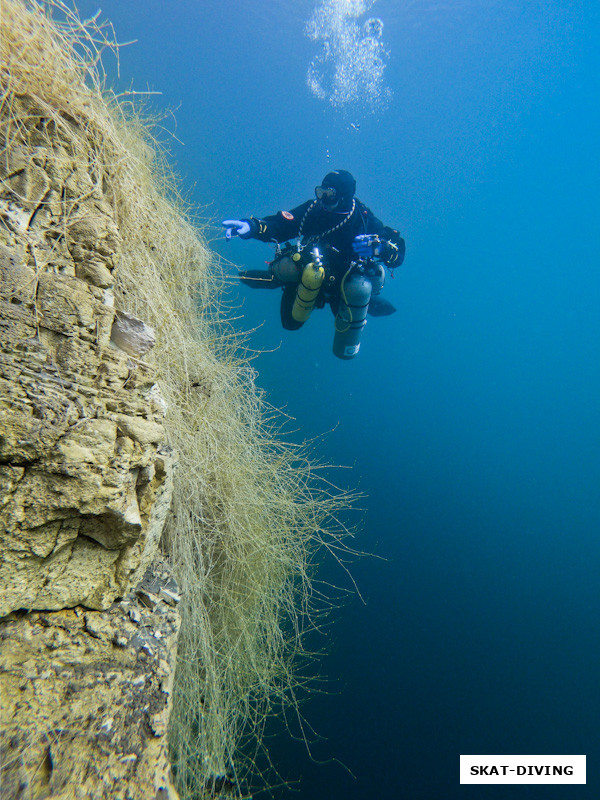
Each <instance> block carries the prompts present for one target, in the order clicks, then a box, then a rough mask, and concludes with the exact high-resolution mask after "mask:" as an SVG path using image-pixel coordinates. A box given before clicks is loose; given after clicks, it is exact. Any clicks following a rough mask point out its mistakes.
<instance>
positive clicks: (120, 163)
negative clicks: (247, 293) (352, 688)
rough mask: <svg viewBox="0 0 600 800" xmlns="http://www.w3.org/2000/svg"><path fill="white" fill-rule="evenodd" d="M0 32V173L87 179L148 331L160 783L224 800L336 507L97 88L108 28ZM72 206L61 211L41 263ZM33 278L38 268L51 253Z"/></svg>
mask: <svg viewBox="0 0 600 800" xmlns="http://www.w3.org/2000/svg"><path fill="white" fill-rule="evenodd" d="M2 17H3V19H2V28H3V31H2V43H1V47H2V71H1V101H0V106H1V109H2V118H1V120H0V124H1V127H0V158H2V160H3V162H6V163H8V161H9V160H10V158H11V153H12V152H13V151H14V150H15V148H20V147H22V146H23V145H24V144H26V145H27V146H32V145H33V146H36V145H39V146H42V145H43V146H44V147H45V148H50V149H52V148H54V150H56V151H58V150H61V151H65V152H67V153H68V155H69V158H71V159H72V162H73V170H74V171H75V169H78V170H80V169H81V168H84V169H85V171H87V173H88V175H89V193H93V192H95V191H96V192H98V194H99V196H101V197H102V198H103V202H107V203H109V204H110V207H111V208H112V212H113V214H114V218H115V220H116V223H117V226H118V232H119V240H120V244H119V252H118V264H117V269H116V276H117V277H116V283H115V286H114V303H115V307H116V308H117V309H118V310H119V309H120V310H123V311H126V312H127V313H130V314H133V315H135V316H137V317H139V318H140V319H143V320H145V321H146V322H147V323H148V324H149V325H151V326H152V327H153V328H154V330H155V332H156V346H155V347H154V349H153V351H152V353H151V354H149V356H148V357H147V359H148V361H149V362H150V363H151V364H152V365H153V366H155V367H156V369H157V371H158V375H159V383H160V391H161V395H162V397H163V398H164V400H165V402H166V409H167V410H166V417H165V428H166V430H167V433H168V440H169V444H170V446H171V447H172V448H173V450H174V451H175V453H176V455H177V458H178V467H177V471H176V476H175V489H174V496H173V501H172V507H171V512H170V515H169V518H168V521H167V524H166V528H165V531H164V535H163V538H162V543H161V548H162V551H163V553H164V555H165V556H166V558H167V559H168V561H169V562H170V564H171V566H172V569H173V572H174V574H175V576H176V579H177V582H178V584H179V587H180V590H181V595H182V601H181V614H182V626H181V633H180V638H179V649H178V658H177V672H176V678H175V688H174V704H173V714H172V718H171V724H170V731H169V741H170V749H171V757H172V764H173V771H174V775H175V780H176V784H177V787H178V790H179V792H180V794H181V797H182V798H192V797H196V798H197V797H201V796H215V794H216V793H218V792H221V791H222V790H223V791H225V790H227V791H228V792H229V793H231V794H233V795H235V796H242V795H243V794H244V793H245V792H246V791H247V790H248V786H251V785H252V783H253V782H258V781H259V779H258V778H257V777H256V773H257V770H259V769H260V768H259V766H258V763H259V761H260V757H261V753H264V754H265V763H268V754H266V748H265V747H264V745H263V743H262V741H261V735H262V732H263V728H264V725H265V722H266V720H267V719H268V718H269V717H270V716H272V715H274V714H277V713H281V712H284V713H285V714H289V713H290V712H291V713H292V714H298V713H299V712H298V692H299V690H300V689H301V687H302V684H303V678H302V677H300V671H299V669H298V665H299V664H300V663H301V662H302V660H303V659H304V658H305V657H309V656H310V654H309V653H307V652H306V649H305V645H304V637H305V634H306V633H307V632H308V631H311V630H314V629H315V628H316V627H318V626H319V624H320V620H321V614H322V613H324V612H325V611H326V610H327V608H328V606H329V605H330V602H331V600H330V598H328V596H327V595H326V594H324V593H323V589H322V587H320V586H319V585H318V584H316V583H315V582H314V580H313V577H314V571H315V565H316V563H317V562H318V560H319V558H320V557H321V556H320V554H321V553H323V552H328V553H330V554H332V555H333V556H334V557H335V558H336V559H338V560H340V561H342V562H344V560H345V559H346V557H347V556H348V554H349V553H350V552H351V551H350V549H349V547H348V546H347V542H346V537H347V536H348V535H350V534H349V531H348V529H347V528H346V526H345V525H344V524H343V522H342V521H341V520H340V518H339V514H340V512H343V511H344V510H345V509H346V508H347V507H348V505H349V504H350V503H351V501H352V498H351V496H350V495H349V494H347V493H345V492H343V491H340V490H338V489H337V488H336V487H334V486H332V485H331V484H330V483H328V482H327V480H326V479H325V477H324V476H325V475H326V472H322V470H321V469H320V467H319V466H318V465H317V464H314V463H312V461H311V458H310V456H309V454H307V451H306V449H305V448H302V447H298V446H295V445H292V444H288V443H286V442H284V441H283V439H282V435H281V432H280V425H281V417H280V416H279V415H278V413H277V412H276V411H275V410H274V409H273V408H272V407H271V406H270V405H269V403H268V402H267V399H266V398H265V397H264V395H263V394H262V392H261V391H260V390H259V388H258V387H257V386H256V383H255V373H254V370H253V369H252V366H251V364H250V362H249V361H248V359H247V358H246V357H245V356H244V354H243V348H242V344H243V342H242V340H241V339H240V336H239V335H238V334H236V333H235V332H234V331H233V328H232V327H231V326H230V325H229V324H228V322H227V309H226V307H225V305H224V303H223V291H222V290H223V287H224V282H223V281H222V279H221V274H220V266H219V263H218V261H217V259H216V258H215V256H214V255H213V254H212V253H211V251H210V249H209V247H208V245H207V243H206V238H205V235H204V233H203V231H202V229H201V227H199V226H198V225H197V224H196V223H195V222H194V216H193V213H192V210H191V209H190V208H189V206H187V205H186V203H185V202H184V201H183V199H182V197H181V191H180V187H179V185H178V179H177V177H176V176H175V175H174V174H173V173H172V171H171V168H170V165H169V161H168V158H167V156H166V154H165V153H164V151H163V150H162V149H161V148H160V146H159V145H158V144H157V143H156V142H155V141H154V140H153V138H152V133H151V130H152V122H151V121H150V120H147V121H144V120H143V113H142V108H141V106H140V104H139V103H138V98H137V97H136V96H135V94H134V93H125V94H124V95H121V96H118V95H116V94H115V93H114V92H113V91H111V90H109V88H108V87H107V85H106V78H105V75H104V72H103V66H102V60H101V59H102V56H103V54H104V53H105V52H107V53H112V54H114V56H115V57H116V58H117V59H118V45H117V44H116V42H115V37H114V32H113V30H112V27H111V26H110V25H109V24H105V23H102V22H101V21H99V18H98V16H96V17H94V18H93V19H91V20H88V21H82V20H80V18H79V16H78V14H77V11H76V9H75V8H74V7H69V6H67V5H65V4H63V3H62V2H60V0H49V2H45V3H44V4H38V3H36V2H33V1H32V0H31V1H29V0H3V2H2ZM371 27H373V25H372V26H371ZM374 27H375V28H376V26H374ZM376 33H377V31H375V33H374V32H373V31H371V36H373V35H376ZM81 201H82V196H76V195H72V194H71V195H69V194H68V193H67V194H65V196H64V197H63V198H62V201H61V203H62V205H61V212H60V216H59V217H58V218H57V219H56V220H54V223H55V229H56V244H55V246H56V247H57V248H58V247H61V246H64V244H65V242H66V241H67V240H68V236H69V220H70V219H72V218H73V216H74V215H75V214H76V213H77V210H78V207H79V204H80V203H81ZM44 202H45V200H44V199H42V201H41V206H40V207H41V209H42V210H43V204H44ZM40 268H42V269H47V270H52V269H53V264H52V257H51V254H50V257H49V259H48V262H47V264H44V265H41V266H40ZM322 476H323V477H322ZM267 780H268V779H267Z"/></svg>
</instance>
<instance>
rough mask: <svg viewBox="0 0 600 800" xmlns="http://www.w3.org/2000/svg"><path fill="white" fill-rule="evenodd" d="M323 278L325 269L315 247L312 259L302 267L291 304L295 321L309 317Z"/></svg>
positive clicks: (301, 320) (303, 320)
mask: <svg viewBox="0 0 600 800" xmlns="http://www.w3.org/2000/svg"><path fill="white" fill-rule="evenodd" d="M324 278H325V270H324V268H323V264H322V263H321V255H320V253H319V251H318V249H317V248H316V247H315V248H314V249H313V251H312V261H310V262H309V263H308V264H307V265H306V266H305V267H304V270H303V271H302V278H301V279H300V283H299V284H298V288H297V289H296V298H295V300H294V305H293V306H292V317H293V318H294V319H295V320H296V322H306V320H307V319H308V318H309V316H310V312H311V311H312V310H313V308H314V305H315V301H316V299H317V295H318V294H319V290H320V289H321V286H322V284H323V280H324Z"/></svg>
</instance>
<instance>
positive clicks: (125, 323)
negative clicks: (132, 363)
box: [111, 311, 156, 358]
mask: <svg viewBox="0 0 600 800" xmlns="http://www.w3.org/2000/svg"><path fill="white" fill-rule="evenodd" d="M111 341H112V343H113V344H114V345H115V346H116V347H119V348H120V349H121V350H124V351H125V352H126V353H129V355H130V356H135V357H136V358H140V357H141V356H143V355H144V354H145V353H147V352H148V350H150V349H151V348H152V347H154V344H155V342H156V333H155V332H154V329H153V328H151V327H150V326H149V325H146V323H145V322H143V321H142V320H141V319H138V318H137V317H134V316H133V315H132V314H126V313H125V312H123V311H117V312H116V314H115V320H114V322H113V326H112V333H111Z"/></svg>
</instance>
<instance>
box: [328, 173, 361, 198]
mask: <svg viewBox="0 0 600 800" xmlns="http://www.w3.org/2000/svg"><path fill="white" fill-rule="evenodd" d="M321 186H324V187H328V186H331V187H332V188H333V189H335V191H336V192H337V196H338V197H343V198H344V199H345V200H350V199H351V198H353V197H354V192H355V191H356V181H355V180H354V178H353V177H352V175H351V174H350V173H349V172H346V170H345V169H336V170H335V171H334V172H328V173H327V175H325V177H324V178H323V180H322V181H321Z"/></svg>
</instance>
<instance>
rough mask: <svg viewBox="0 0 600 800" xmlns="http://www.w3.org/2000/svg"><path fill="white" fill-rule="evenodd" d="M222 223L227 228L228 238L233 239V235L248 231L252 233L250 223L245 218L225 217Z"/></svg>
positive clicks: (242, 234) (226, 234) (241, 234)
mask: <svg viewBox="0 0 600 800" xmlns="http://www.w3.org/2000/svg"><path fill="white" fill-rule="evenodd" d="M221 225H222V226H223V227H224V228H226V231H225V238H226V239H231V237H232V236H244V235H245V234H246V233H250V225H249V224H248V223H247V222H246V220H245V219H224V220H223V222H222V223H221Z"/></svg>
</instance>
